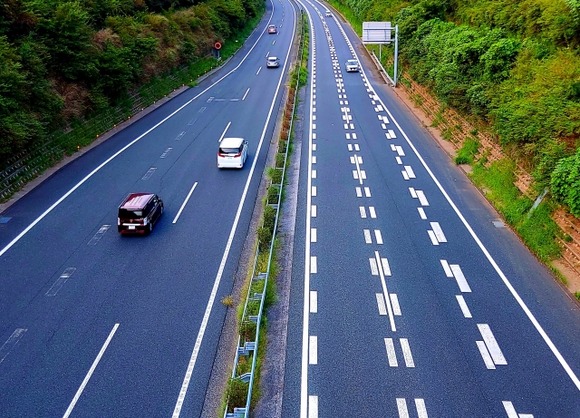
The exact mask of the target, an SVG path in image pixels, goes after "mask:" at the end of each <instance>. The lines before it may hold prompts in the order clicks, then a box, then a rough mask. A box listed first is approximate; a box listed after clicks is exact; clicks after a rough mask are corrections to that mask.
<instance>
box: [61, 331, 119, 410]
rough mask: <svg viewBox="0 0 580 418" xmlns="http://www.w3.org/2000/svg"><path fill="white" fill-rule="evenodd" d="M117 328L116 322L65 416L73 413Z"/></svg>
mask: <svg viewBox="0 0 580 418" xmlns="http://www.w3.org/2000/svg"><path fill="white" fill-rule="evenodd" d="M117 328H119V324H115V326H114V327H113V329H112V330H111V332H109V336H108V337H107V339H106V341H105V343H104V344H103V346H102V347H101V350H100V351H99V354H98V355H97V358H95V360H94V361H93V364H92V365H91V368H90V369H89V371H88V373H87V375H86V376H85V378H84V379H83V382H82V383H81V385H80V387H79V388H78V390H77V393H76V394H75V396H74V398H73V400H72V401H71V403H70V405H69V406H68V408H67V409H66V412H65V413H64V415H63V418H68V417H69V416H70V414H71V413H72V411H73V409H74V407H75V405H76V404H77V402H78V400H79V398H80V397H81V395H82V393H83V391H84V390H85V387H86V386H87V383H89V379H90V378H91V376H92V375H93V373H94V372H95V369H96V368H97V365H98V364H99V361H101V358H102V357H103V355H104V354H105V351H106V350H107V347H108V346H109V343H110V342H111V340H112V339H113V336H114V335H115V332H117Z"/></svg>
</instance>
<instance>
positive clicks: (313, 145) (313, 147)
mask: <svg viewBox="0 0 580 418" xmlns="http://www.w3.org/2000/svg"><path fill="white" fill-rule="evenodd" d="M312 151H316V144H312ZM314 171H316V170H314Z"/></svg>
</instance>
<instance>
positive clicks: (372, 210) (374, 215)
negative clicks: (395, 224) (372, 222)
mask: <svg viewBox="0 0 580 418" xmlns="http://www.w3.org/2000/svg"><path fill="white" fill-rule="evenodd" d="M369 215H370V217H371V218H372V219H377V212H376V211H375V207H374V206H369Z"/></svg>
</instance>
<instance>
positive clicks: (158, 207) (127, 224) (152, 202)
mask: <svg viewBox="0 0 580 418" xmlns="http://www.w3.org/2000/svg"><path fill="white" fill-rule="evenodd" d="M162 213H163V201H162V200H161V198H160V197H159V196H157V195H156V194H153V193H131V194H129V195H128V196H127V197H126V198H125V199H124V200H123V203H121V205H120V206H119V216H118V218H117V229H118V230H119V232H120V233H121V234H125V233H141V234H145V233H150V232H151V231H153V226H154V225H155V223H156V222H157V220H158V219H159V217H160V216H161V214H162Z"/></svg>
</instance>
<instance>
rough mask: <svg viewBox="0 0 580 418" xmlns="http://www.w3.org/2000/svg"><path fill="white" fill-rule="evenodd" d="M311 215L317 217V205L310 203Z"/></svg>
mask: <svg viewBox="0 0 580 418" xmlns="http://www.w3.org/2000/svg"><path fill="white" fill-rule="evenodd" d="M310 216H311V217H312V218H316V205H310Z"/></svg>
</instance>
